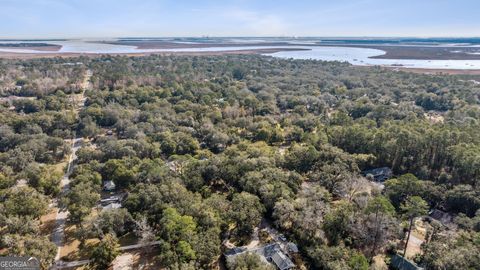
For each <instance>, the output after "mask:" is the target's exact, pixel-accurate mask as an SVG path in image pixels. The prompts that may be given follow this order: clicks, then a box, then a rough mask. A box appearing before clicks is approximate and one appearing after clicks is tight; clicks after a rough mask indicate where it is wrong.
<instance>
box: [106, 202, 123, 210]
mask: <svg viewBox="0 0 480 270" xmlns="http://www.w3.org/2000/svg"><path fill="white" fill-rule="evenodd" d="M121 207H122V205H121V204H120V203H110V204H107V205H105V206H104V207H103V208H102V211H106V210H113V209H119V208H121Z"/></svg>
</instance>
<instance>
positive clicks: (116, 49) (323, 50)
mask: <svg viewBox="0 0 480 270" xmlns="http://www.w3.org/2000/svg"><path fill="white" fill-rule="evenodd" d="M22 42H23V41H22ZM0 43H5V42H0ZM12 43H13V42H12ZM17 43H18V42H17ZM48 43H51V44H58V45H62V48H61V49H60V51H58V52H56V53H90V54H108V53H115V54H117V53H148V52H219V51H240V50H258V49H282V48H288V49H292V48H298V49H306V50H299V51H280V52H277V53H270V54H265V55H270V56H273V57H280V58H292V59H314V60H324V61H342V62H349V63H351V64H353V65H360V66H372V65H381V66H402V67H406V68H426V69H480V60H414V59H402V60H396V59H373V58H370V57H372V56H378V55H383V54H385V52H384V51H381V50H376V49H368V48H350V47H321V46H302V45H298V46H238V47H208V48H177V49H137V47H135V46H126V45H113V44H104V43H94V42H86V41H76V40H71V41H52V42H48ZM0 52H14V53H36V54H41V53H52V52H51V51H36V50H29V49H21V48H18V49H17V48H8V49H7V48H0Z"/></svg>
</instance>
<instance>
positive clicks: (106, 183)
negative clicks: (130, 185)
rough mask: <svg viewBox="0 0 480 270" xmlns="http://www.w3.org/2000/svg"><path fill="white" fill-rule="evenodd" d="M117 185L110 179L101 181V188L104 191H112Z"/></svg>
mask: <svg viewBox="0 0 480 270" xmlns="http://www.w3.org/2000/svg"><path fill="white" fill-rule="evenodd" d="M116 187H117V186H116V185H115V183H114V182H113V181H112V180H109V181H104V182H103V190H104V191H114V190H115V188H116Z"/></svg>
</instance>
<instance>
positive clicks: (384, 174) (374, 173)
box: [362, 167, 393, 182]
mask: <svg viewBox="0 0 480 270" xmlns="http://www.w3.org/2000/svg"><path fill="white" fill-rule="evenodd" d="M362 174H363V175H364V176H365V177H367V178H370V177H371V178H372V180H374V181H375V182H385V181H387V180H388V179H390V178H391V177H392V175H393V173H392V170H391V169H390V168H388V167H381V168H375V169H371V170H366V171H363V172H362Z"/></svg>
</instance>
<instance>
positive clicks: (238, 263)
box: [227, 252, 275, 270]
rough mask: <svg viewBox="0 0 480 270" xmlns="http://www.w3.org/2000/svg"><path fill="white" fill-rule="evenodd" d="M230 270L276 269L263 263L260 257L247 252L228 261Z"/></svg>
mask: <svg viewBox="0 0 480 270" xmlns="http://www.w3.org/2000/svg"><path fill="white" fill-rule="evenodd" d="M227 267H228V269H229V270H274V269H275V267H274V266H273V265H270V264H266V263H265V262H263V261H262V259H261V258H260V256H259V255H257V254H255V253H251V252H245V253H243V254H240V255H238V256H236V257H235V258H233V259H232V260H230V261H228V263H227Z"/></svg>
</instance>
